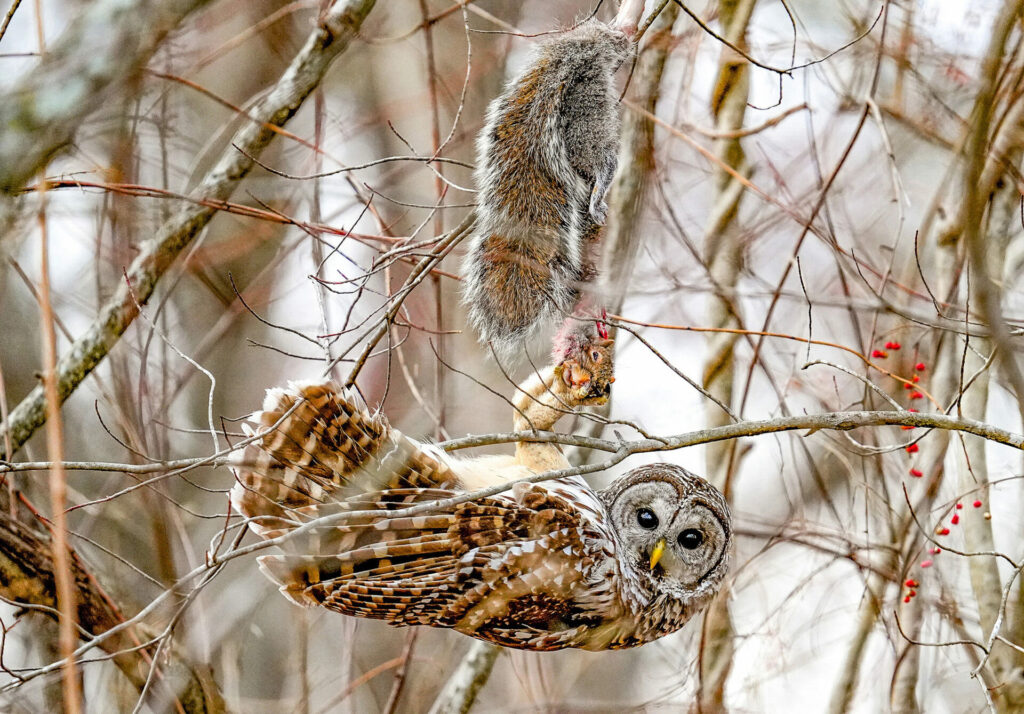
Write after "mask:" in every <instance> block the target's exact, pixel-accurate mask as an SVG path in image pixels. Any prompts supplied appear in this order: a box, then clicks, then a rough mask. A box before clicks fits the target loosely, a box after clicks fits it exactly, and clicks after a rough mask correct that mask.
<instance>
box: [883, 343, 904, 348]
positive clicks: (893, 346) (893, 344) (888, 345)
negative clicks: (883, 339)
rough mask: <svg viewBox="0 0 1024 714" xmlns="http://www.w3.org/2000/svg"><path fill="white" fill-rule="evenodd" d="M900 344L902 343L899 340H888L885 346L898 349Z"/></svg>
mask: <svg viewBox="0 0 1024 714" xmlns="http://www.w3.org/2000/svg"><path fill="white" fill-rule="evenodd" d="M902 346H903V345H901V344H900V343H899V342H890V343H889V344H887V345H886V347H888V348H889V349H890V350H898V349H899V348H900V347H902Z"/></svg>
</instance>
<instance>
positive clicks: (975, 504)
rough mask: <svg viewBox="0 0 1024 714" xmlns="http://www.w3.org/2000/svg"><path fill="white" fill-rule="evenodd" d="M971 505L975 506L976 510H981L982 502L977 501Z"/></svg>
mask: <svg viewBox="0 0 1024 714" xmlns="http://www.w3.org/2000/svg"><path fill="white" fill-rule="evenodd" d="M971 505H972V506H974V507H975V508H981V501H975V502H974V503H972V504H971Z"/></svg>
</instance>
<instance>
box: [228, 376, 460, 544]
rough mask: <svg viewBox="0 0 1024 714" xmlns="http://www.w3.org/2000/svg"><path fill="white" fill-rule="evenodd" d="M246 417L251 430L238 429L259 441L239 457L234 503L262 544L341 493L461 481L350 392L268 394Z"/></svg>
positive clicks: (432, 451)
mask: <svg viewBox="0 0 1024 714" xmlns="http://www.w3.org/2000/svg"><path fill="white" fill-rule="evenodd" d="M250 419H251V421H252V422H253V423H254V424H255V425H256V430H255V431H253V429H252V428H251V427H249V425H243V429H244V430H245V431H246V433H247V434H249V435H251V436H256V435H262V436H261V438H260V439H258V440H257V441H255V442H253V443H251V444H250V445H248V446H247V447H246V448H245V450H244V451H241V452H236V456H235V462H234V464H233V467H232V468H233V471H234V472H235V476H236V483H235V486H234V488H233V489H232V491H231V503H232V506H233V507H234V508H235V510H236V511H237V512H238V513H240V514H242V515H243V516H246V517H248V518H251V519H253V520H252V521H251V527H252V528H253V530H254V531H256V532H257V533H258V534H260V535H262V536H264V537H267V538H272V537H276V536H279V535H281V534H282V533H284V532H286V531H288V530H291V529H294V528H296V527H298V526H300V525H302V523H303V522H305V520H306V519H307V518H308V514H307V515H306V516H304V515H303V509H304V508H308V507H310V506H313V505H315V504H319V503H325V502H328V501H332V500H337V499H339V498H344V496H345V495H346V494H351V493H362V492H367V491H378V490H392V489H408V488H411V489H420V488H425V489H432V488H450V487H452V486H454V485H455V484H456V483H457V482H458V475H457V473H456V472H455V470H453V469H452V466H451V463H450V462H449V460H448V459H447V457H446V456H445V454H444V453H443V452H442V451H440V450H439V449H436V448H434V447H431V446H429V445H427V444H422V443H420V442H417V441H415V440H413V439H410V438H408V437H406V436H405V435H403V434H402V433H401V432H399V431H398V430H396V429H393V428H391V426H390V425H389V424H388V422H387V420H386V419H385V418H384V417H383V415H379V414H378V415H372V414H371V413H370V411H369V410H368V409H367V407H366V403H365V402H364V401H363V400H362V398H360V397H359V395H358V394H357V393H356V392H355V391H354V390H350V389H340V388H339V387H338V386H337V385H335V384H332V383H330V382H324V383H301V382H291V383H289V384H288V387H287V388H285V389H270V390H267V396H266V399H265V400H264V404H263V409H262V410H261V411H258V412H256V413H254V414H253V415H252V417H251V418H250Z"/></svg>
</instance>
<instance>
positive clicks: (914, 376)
mask: <svg viewBox="0 0 1024 714" xmlns="http://www.w3.org/2000/svg"><path fill="white" fill-rule="evenodd" d="M910 381H912V382H913V383H914V384H917V383H918V382H920V381H921V377H920V376H918V375H916V374H915V375H913V376H912V377H911V378H910Z"/></svg>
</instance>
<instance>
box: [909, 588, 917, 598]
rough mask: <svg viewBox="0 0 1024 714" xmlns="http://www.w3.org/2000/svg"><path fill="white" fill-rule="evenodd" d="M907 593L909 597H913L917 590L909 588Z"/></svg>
mask: <svg viewBox="0 0 1024 714" xmlns="http://www.w3.org/2000/svg"><path fill="white" fill-rule="evenodd" d="M907 595H909V596H910V597H914V596H915V595H917V590H911V591H910V592H909V593H907Z"/></svg>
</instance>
